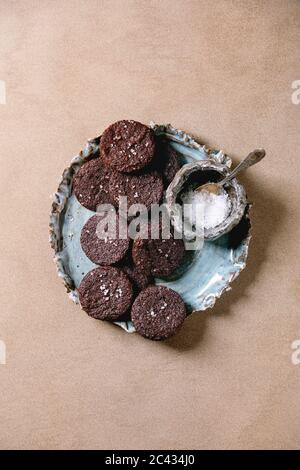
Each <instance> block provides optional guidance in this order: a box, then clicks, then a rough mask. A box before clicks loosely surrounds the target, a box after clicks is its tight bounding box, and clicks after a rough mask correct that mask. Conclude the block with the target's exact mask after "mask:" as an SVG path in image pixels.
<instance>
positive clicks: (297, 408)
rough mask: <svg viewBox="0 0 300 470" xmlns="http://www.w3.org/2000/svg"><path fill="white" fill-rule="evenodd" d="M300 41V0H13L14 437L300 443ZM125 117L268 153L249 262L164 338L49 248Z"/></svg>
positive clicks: (0, 68)
mask: <svg viewBox="0 0 300 470" xmlns="http://www.w3.org/2000/svg"><path fill="white" fill-rule="evenodd" d="M299 52H300V2H299V1H297V0H266V1H262V0H261V1H259V0H257V1H246V0H244V1H242V0H235V1H230V0H228V1H225V0H223V1H218V2H214V1H207V0H206V1H193V0H186V1H184V0H182V1H181V0H175V1H171V0H170V1H169V0H162V1H151V0H150V1H149V0H147V1H145V0H142V1H137V0H136V1H131V0H123V1H116V0H113V1H93V0H89V1H84V0H81V1H80V0H78V1H71V0H66V1H64V2H61V1H59V0H54V1H49V0H39V1H33V0H24V1H23V2H20V1H7V0H0V80H4V81H5V82H6V88H7V104H6V105H0V144H1V152H0V158H1V169H0V174H1V179H0V181H1V183H0V184H1V198H0V208H1V230H0V256H1V284H0V285H1V288H0V305H1V307H0V339H2V340H3V341H5V343H6V346H7V364H6V365H0V447H1V448H3V449H8V448H23V449H29V448H39V449H42V448H44V449H45V448H56V449H58V448H73V449H79V448H109V449H112V448H117V449H128V448H137V449H143V448H146V449H147V448H158V449H161V448H171V449H172V448H177V449H182V448H189V449H192V448H196V449H202V448H225V449H232V448H242V449H244V448H252V449H253V448H283V449H286V448H294V449H295V448H298V449H299V448H300V429H299V428H300V393H299V386H300V365H298V366H296V365H293V364H292V362H291V354H292V349H291V343H292V342H293V341H294V340H296V339H300V308H299V307H300V287H299V286H300V264H299V254H300V253H299V251H300V250H299V239H300V224H299V217H300V208H299V207H300V198H299V173H300V159H299V148H300V129H299V117H300V105H298V106H297V105H294V104H292V101H291V93H292V89H291V83H292V82H293V81H294V80H296V79H300V68H299ZM127 117H128V118H133V119H137V120H141V121H142V122H145V123H148V122H149V121H150V120H155V121H156V122H158V123H165V122H171V123H172V124H173V125H174V126H176V127H179V128H183V129H184V130H186V131H188V132H191V133H193V134H195V135H197V136H199V137H200V138H201V140H202V141H205V142H206V143H208V144H209V145H211V146H213V147H216V148H222V149H223V150H225V151H226V152H227V153H229V154H230V155H232V156H233V158H234V159H235V162H237V161H238V160H239V159H240V158H242V157H243V156H244V155H246V153H247V152H249V151H250V150H252V149H253V148H255V147H258V146H263V147H265V148H266V150H267V153H268V158H267V159H266V160H265V161H264V162H263V163H261V164H260V165H259V166H257V167H255V168H253V169H252V170H250V171H249V173H248V175H246V176H244V177H243V181H244V182H245V184H246V187H247V190H248V192H249V195H250V198H251V200H253V201H254V202H255V206H254V209H253V213H252V215H253V226H254V228H253V241H252V246H251V251H250V257H249V264H248V267H247V270H246V271H244V272H243V273H242V275H241V276H240V277H239V279H238V280H237V281H236V282H235V283H234V285H233V290H232V291H231V292H230V293H227V294H226V295H224V297H223V298H222V299H221V300H220V301H219V302H218V303H217V305H216V307H215V308H214V310H212V311H208V312H205V313H202V314H199V315H194V316H192V317H191V318H189V319H188V320H187V322H186V324H185V326H184V328H183V329H182V331H181V333H180V334H178V336H177V337H175V338H174V339H172V340H170V341H168V342H166V343H153V342H150V341H146V340H144V339H142V338H141V337H139V336H137V335H129V334H126V333H125V332H123V331H122V330H121V329H119V328H117V327H113V326H110V325H109V324H105V323H100V322H97V321H94V320H92V319H90V318H88V317H87V316H86V315H85V314H84V313H81V311H80V309H79V308H78V307H76V306H75V305H73V304H72V302H71V301H70V300H69V299H68V297H67V296H66V294H65V292H64V288H63V286H62V284H61V282H60V280H59V279H58V278H57V276H56V272H55V267H54V265H53V263H52V260H51V257H52V253H51V250H50V248H49V246H48V233H47V232H48V227H47V226H48V213H49V209H50V203H51V201H50V199H49V195H50V193H52V192H53V191H54V190H55V189H56V187H57V182H58V178H59V176H60V174H61V172H62V170H63V169H64V167H65V166H67V165H68V162H69V161H70V159H71V157H72V156H73V155H75V154H76V153H78V151H79V149H80V148H81V147H82V146H83V145H84V143H85V141H86V140H87V138H89V137H93V136H96V135H98V134H99V133H101V132H102V130H103V129H104V128H105V127H106V126H107V125H108V124H109V123H111V122H113V121H115V120H117V119H120V118H127Z"/></svg>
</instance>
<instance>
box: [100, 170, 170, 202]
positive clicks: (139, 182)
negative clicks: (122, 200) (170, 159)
mask: <svg viewBox="0 0 300 470" xmlns="http://www.w3.org/2000/svg"><path fill="white" fill-rule="evenodd" d="M163 189H164V187H163V181H162V178H161V176H160V175H159V173H158V172H157V171H151V172H149V173H141V174H139V175H126V174H124V173H117V172H114V173H112V174H111V176H110V179H109V195H110V198H111V200H112V201H113V203H114V204H115V205H118V204H119V196H127V204H128V209H129V207H130V206H131V205H132V204H144V205H145V206H146V207H147V209H148V210H149V209H150V207H151V204H158V203H159V202H160V200H161V198H162V195H163Z"/></svg>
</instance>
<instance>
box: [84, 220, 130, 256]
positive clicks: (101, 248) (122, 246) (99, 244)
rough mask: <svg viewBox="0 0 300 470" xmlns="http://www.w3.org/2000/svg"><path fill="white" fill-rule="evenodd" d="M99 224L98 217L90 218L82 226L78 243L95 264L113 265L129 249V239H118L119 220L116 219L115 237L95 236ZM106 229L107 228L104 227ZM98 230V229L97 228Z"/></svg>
mask: <svg viewBox="0 0 300 470" xmlns="http://www.w3.org/2000/svg"><path fill="white" fill-rule="evenodd" d="M99 222H100V217H99V215H97V214H96V215H94V216H93V217H91V218H90V219H89V220H88V221H87V222H86V224H85V225H84V227H83V229H82V232H81V237H80V243H81V247H82V249H83V251H84V252H85V254H86V256H87V257H88V258H89V259H90V260H91V261H93V262H94V263H96V264H105V265H110V264H115V263H118V261H120V260H121V259H123V258H124V256H125V255H126V253H127V251H128V248H129V239H128V238H126V239H122V238H119V219H118V217H117V218H116V237H115V238H114V237H111V238H110V237H106V238H101V234H100V233H99V232H98V234H97V226H98V224H99ZM106 229H107V227H106ZM98 230H99V228H98Z"/></svg>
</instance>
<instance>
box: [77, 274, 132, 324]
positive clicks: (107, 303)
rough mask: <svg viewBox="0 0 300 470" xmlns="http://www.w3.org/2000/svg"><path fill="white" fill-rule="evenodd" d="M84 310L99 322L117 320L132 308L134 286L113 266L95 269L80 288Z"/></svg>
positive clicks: (83, 280) (82, 282)
mask: <svg viewBox="0 0 300 470" xmlns="http://www.w3.org/2000/svg"><path fill="white" fill-rule="evenodd" d="M78 293H79V301H80V305H81V307H82V309H83V310H84V311H85V312H86V313H87V314H88V315H90V316H91V317H93V318H96V319H97V320H117V319H118V318H120V317H121V316H122V315H124V314H125V313H126V312H127V311H128V309H129V308H130V306H131V303H132V299H133V290H132V284H131V282H130V280H129V279H128V277H127V276H126V274H125V273H124V272H123V271H122V270H121V269H118V268H115V267H112V266H101V267H99V268H96V269H93V270H92V271H90V272H89V273H88V274H86V276H85V277H84V278H83V279H82V281H81V283H80V286H79V288H78Z"/></svg>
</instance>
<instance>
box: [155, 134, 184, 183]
mask: <svg viewBox="0 0 300 470" xmlns="http://www.w3.org/2000/svg"><path fill="white" fill-rule="evenodd" d="M156 147H157V150H156V155H155V159H154V168H155V167H156V168H157V171H158V172H159V173H161V174H162V177H163V181H164V185H165V187H166V188H167V187H168V186H169V184H170V183H171V181H172V180H173V179H174V176H175V175H176V173H177V171H178V170H179V169H180V164H179V160H178V156H177V152H176V150H174V148H173V147H171V145H170V144H169V143H168V142H166V141H165V140H162V141H160V142H159V143H158V144H157V146H156Z"/></svg>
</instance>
